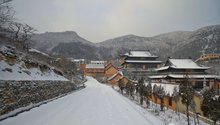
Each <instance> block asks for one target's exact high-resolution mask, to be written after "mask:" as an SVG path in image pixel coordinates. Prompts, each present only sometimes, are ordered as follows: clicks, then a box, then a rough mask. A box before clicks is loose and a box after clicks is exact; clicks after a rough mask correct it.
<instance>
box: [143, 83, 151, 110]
mask: <svg viewBox="0 0 220 125" xmlns="http://www.w3.org/2000/svg"><path fill="white" fill-rule="evenodd" d="M144 95H145V97H146V104H147V107H149V106H150V98H151V96H152V86H151V83H150V82H149V83H148V85H147V86H146V87H144Z"/></svg>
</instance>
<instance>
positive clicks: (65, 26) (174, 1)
mask: <svg viewBox="0 0 220 125" xmlns="http://www.w3.org/2000/svg"><path fill="white" fill-rule="evenodd" d="M12 6H13V7H14V10H15V11H16V14H15V16H16V17H17V18H18V19H19V21H20V22H25V23H27V24H29V25H31V26H33V27H34V28H35V29H37V30H38V32H47V31H48V32H60V31H66V30H69V31H76V32H77V33H78V34H79V35H80V36H82V37H84V38H86V39H88V40H89V41H92V42H100V41H104V40H106V39H110V38H114V37H118V36H122V35H127V34H135V35H139V36H154V35H158V34H160V33H165V32H171V31H180V30H196V29H197V28H200V27H203V26H208V25H215V24H220V0H14V1H13V2H12Z"/></svg>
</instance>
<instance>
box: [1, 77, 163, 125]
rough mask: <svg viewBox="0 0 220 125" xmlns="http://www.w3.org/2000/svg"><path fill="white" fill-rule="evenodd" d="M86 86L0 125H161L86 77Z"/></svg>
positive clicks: (111, 90) (148, 114)
mask: <svg viewBox="0 0 220 125" xmlns="http://www.w3.org/2000/svg"><path fill="white" fill-rule="evenodd" d="M86 85H87V87H86V88H85V89H82V90H81V91H77V92H74V93H72V94H70V95H67V96H65V97H62V98H60V99H58V100H54V101H52V102H49V103H47V104H45V105H41V106H40V107H37V108H33V109H31V110H30V111H27V112H23V113H21V114H19V115H18V116H15V117H11V118H8V119H6V120H3V121H1V122H0V125H61V124H62V125H135V124H136V125H164V123H163V122H162V120H160V119H159V118H157V117H156V116H154V115H152V114H151V113H149V112H144V113H143V112H142V110H143V109H141V107H140V106H138V105H137V104H135V103H133V102H132V101H130V100H129V99H127V98H126V97H123V96H122V95H120V94H119V93H117V92H116V91H115V90H113V89H112V88H110V87H109V86H106V85H103V84H100V83H98V82H97V81H96V80H95V79H93V78H90V77H89V78H88V81H87V82H86Z"/></svg>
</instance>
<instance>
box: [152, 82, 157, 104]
mask: <svg viewBox="0 0 220 125" xmlns="http://www.w3.org/2000/svg"><path fill="white" fill-rule="evenodd" d="M153 95H154V99H155V103H156V104H157V97H158V87H157V85H156V84H154V86H153Z"/></svg>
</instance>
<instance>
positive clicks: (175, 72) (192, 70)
mask: <svg viewBox="0 0 220 125" xmlns="http://www.w3.org/2000/svg"><path fill="white" fill-rule="evenodd" d="M209 68H210V67H204V66H199V65H198V64H196V63H195V62H194V61H193V60H192V59H171V58H169V59H168V60H167V61H166V63H165V65H164V66H163V67H161V68H158V69H156V71H158V75H153V76H150V78H151V79H152V81H153V82H160V83H161V82H167V83H169V84H176V83H181V82H182V81H183V80H184V79H185V78H186V77H187V78H189V79H190V80H191V82H192V84H193V86H194V89H196V90H201V89H203V88H204V87H206V88H211V87H214V86H215V85H214V84H215V80H216V78H217V76H216V75H211V74H208V73H207V72H206V70H207V69H209Z"/></svg>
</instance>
